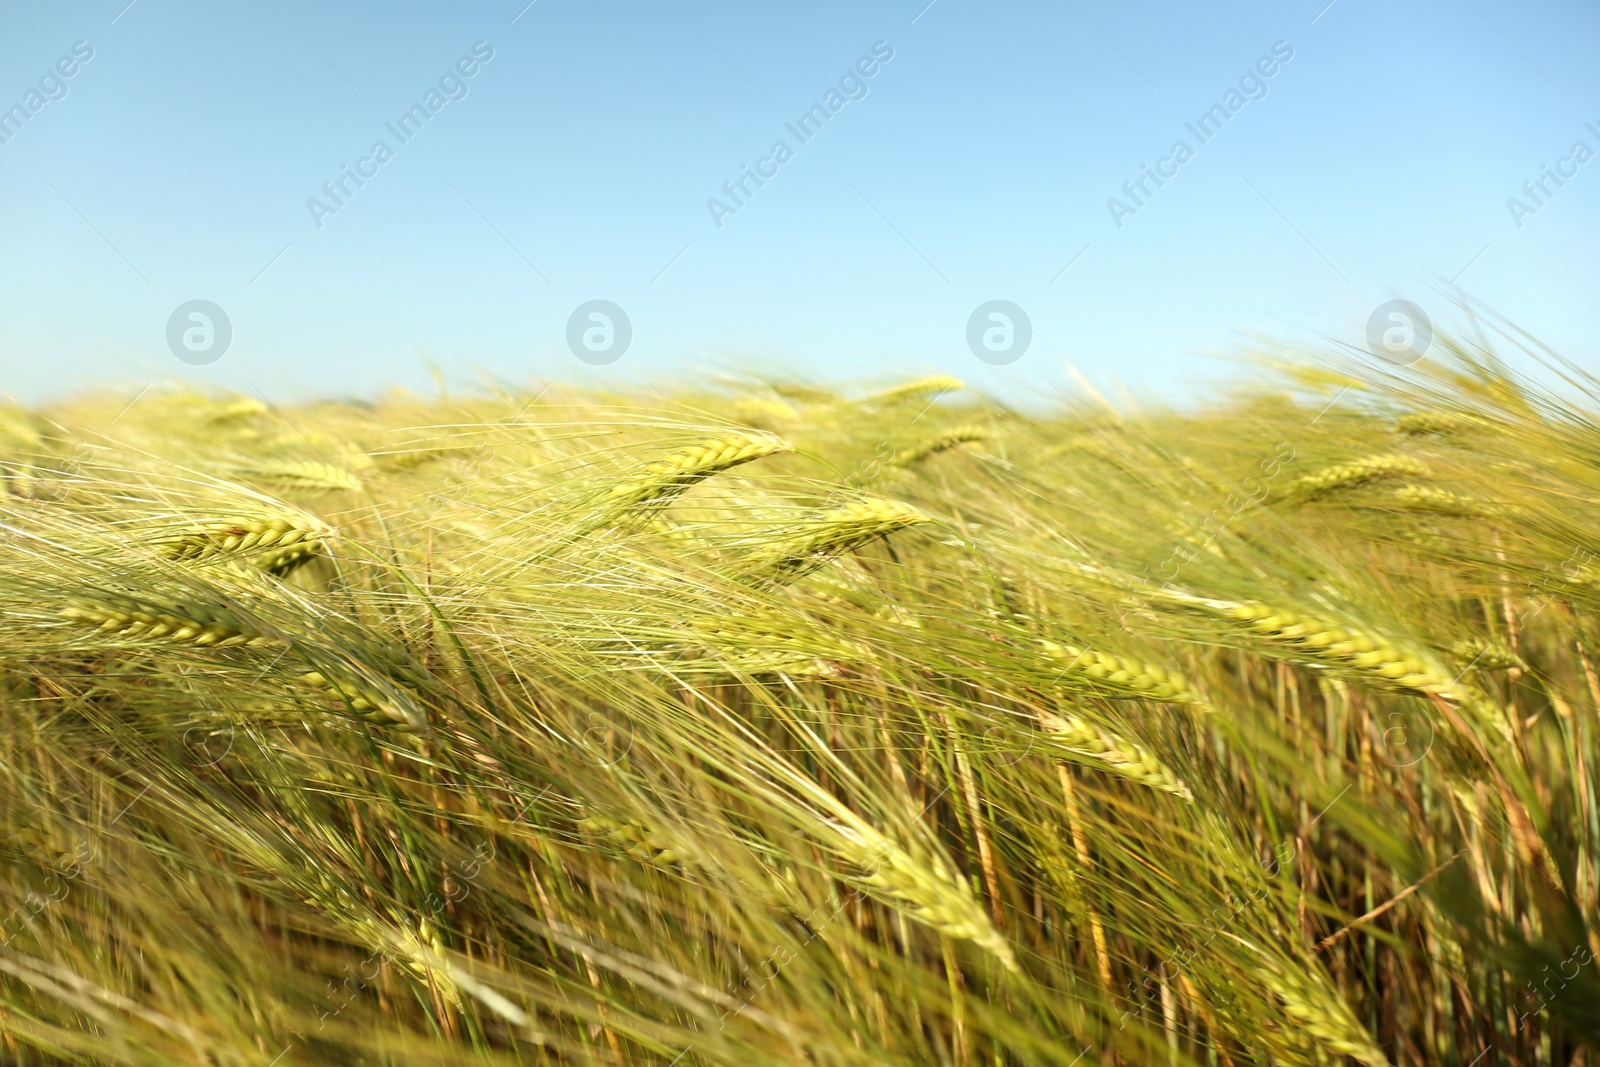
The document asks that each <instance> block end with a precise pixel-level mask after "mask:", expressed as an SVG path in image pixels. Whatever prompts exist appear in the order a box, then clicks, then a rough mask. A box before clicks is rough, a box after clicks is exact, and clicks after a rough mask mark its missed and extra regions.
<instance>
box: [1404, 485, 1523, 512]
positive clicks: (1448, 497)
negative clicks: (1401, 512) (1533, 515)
mask: <svg viewBox="0 0 1600 1067" xmlns="http://www.w3.org/2000/svg"><path fill="white" fill-rule="evenodd" d="M1394 499H1395V502H1396V503H1398V504H1399V505H1400V506H1401V507H1402V508H1404V509H1406V510H1407V511H1428V512H1432V513H1434V514H1437V515H1452V516H1455V517H1456V518H1462V519H1508V518H1516V517H1519V516H1521V515H1525V514H1526V512H1525V511H1524V510H1523V509H1522V508H1519V507H1517V506H1516V505H1514V504H1491V503H1489V502H1488V501H1484V500H1477V499H1474V498H1473V497H1470V496H1463V495H1461V494H1460V493H1452V492H1451V491H1450V490H1448V489H1434V488H1432V487H1430V486H1424V485H1405V486H1401V487H1400V488H1399V489H1396V490H1395V491H1394Z"/></svg>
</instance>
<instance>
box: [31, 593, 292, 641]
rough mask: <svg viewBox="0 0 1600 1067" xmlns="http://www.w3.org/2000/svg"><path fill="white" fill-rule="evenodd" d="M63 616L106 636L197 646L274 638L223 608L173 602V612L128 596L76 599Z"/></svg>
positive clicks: (62, 612) (65, 608) (66, 608)
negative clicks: (150, 606) (217, 608)
mask: <svg viewBox="0 0 1600 1067" xmlns="http://www.w3.org/2000/svg"><path fill="white" fill-rule="evenodd" d="M61 617H62V618H65V619H71V620H73V621H74V622H79V623H83V624H86V625H89V626H93V627H95V628H96V629H98V630H99V631H100V632H101V633H102V634H105V635H107V636H114V637H124V638H138V639H142V640H146V641H167V642H170V643H173V644H184V645H193V646H195V647H196V648H208V647H217V648H224V647H228V646H231V645H263V644H267V643H268V642H270V641H271V640H272V639H271V638H269V637H266V636H264V635H262V634H260V633H258V632H256V631H255V630H253V629H251V628H250V627H249V626H248V625H247V624H245V623H244V622H242V621H240V620H238V619H234V618H230V617H228V616H227V615H225V614H224V613H222V612H220V611H213V610H206V609H202V608H198V607H193V606H189V605H184V604H178V605H174V606H173V608H172V610H171V611H163V610H160V609H156V610H149V605H146V604H142V603H140V602H139V601H137V600H133V599H131V598H128V597H108V598H106V599H105V600H102V601H94V600H74V601H72V602H70V603H69V604H68V605H67V606H66V607H64V608H62V609H61Z"/></svg>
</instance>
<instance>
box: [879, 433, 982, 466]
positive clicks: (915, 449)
mask: <svg viewBox="0 0 1600 1067" xmlns="http://www.w3.org/2000/svg"><path fill="white" fill-rule="evenodd" d="M992 437H994V434H992V433H990V432H989V431H988V430H986V429H984V428H983V427H982V426H957V427H955V428H954V429H950V430H946V431H945V432H944V433H941V434H936V435H935V436H933V437H929V438H926V439H924V440H922V441H918V442H917V443H916V444H914V445H912V446H911V447H910V448H908V449H906V450H905V451H904V452H901V453H899V454H898V455H896V456H895V457H894V459H893V460H892V461H891V464H892V465H893V466H896V467H909V466H912V465H913V464H916V463H921V462H922V461H923V460H925V459H927V458H928V457H930V456H936V455H938V454H939V453H941V452H948V451H950V450H951V449H952V448H959V447H960V446H961V445H965V444H970V443H972V442H973V441H987V440H989V439H991V438H992Z"/></svg>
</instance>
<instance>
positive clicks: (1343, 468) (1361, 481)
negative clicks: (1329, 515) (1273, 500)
mask: <svg viewBox="0 0 1600 1067" xmlns="http://www.w3.org/2000/svg"><path fill="white" fill-rule="evenodd" d="M1427 472H1428V470H1427V468H1426V467H1424V466H1423V465H1422V464H1421V463H1419V462H1418V461H1417V460H1415V459H1412V458H1411V457H1410V456H1403V455H1399V454H1395V453H1385V454H1383V455H1375V456H1364V457H1362V458H1361V459H1354V460H1351V461H1350V462H1348V463H1336V464H1334V465H1333V466H1331V467H1324V468H1322V469H1321V470H1319V471H1316V472H1315V473H1313V474H1308V475H1306V476H1305V477H1303V478H1296V479H1295V480H1294V481H1292V482H1290V483H1289V484H1288V485H1287V486H1285V487H1284V490H1283V496H1284V497H1285V498H1287V499H1293V500H1316V499H1319V498H1321V497H1324V496H1328V495H1330V494H1332V493H1336V492H1338V491H1340V490H1343V489H1354V488H1355V487H1357V486H1361V485H1366V484H1367V483H1368V482H1373V481H1377V480H1378V479H1380V478H1398V477H1403V476H1411V477H1421V476H1422V475H1424V474H1426V473H1427Z"/></svg>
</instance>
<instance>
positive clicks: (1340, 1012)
mask: <svg viewBox="0 0 1600 1067" xmlns="http://www.w3.org/2000/svg"><path fill="white" fill-rule="evenodd" d="M1230 936H1232V935H1230ZM1234 940H1236V941H1239V942H1240V943H1241V944H1246V947H1247V948H1251V950H1252V951H1253V952H1255V953H1256V954H1257V956H1258V959H1259V961H1260V962H1259V963H1257V964H1256V965H1255V966H1254V967H1252V968H1251V969H1252V970H1253V971H1254V972H1255V973H1256V976H1257V978H1258V979H1259V980H1260V981H1261V984H1262V985H1263V986H1265V987H1266V988H1267V989H1268V990H1270V991H1271V992H1272V994H1273V996H1275V997H1277V999H1278V1001H1279V1003H1281V1004H1282V1005H1283V1011H1284V1014H1285V1015H1287V1016H1289V1018H1291V1019H1293V1020H1294V1021H1295V1022H1297V1023H1299V1024H1300V1026H1301V1027H1302V1028H1303V1029H1304V1031H1305V1035H1306V1036H1307V1037H1309V1038H1311V1039H1312V1041H1313V1042H1315V1043H1316V1044H1317V1046H1319V1047H1320V1048H1323V1049H1326V1050H1328V1051H1329V1052H1333V1053H1335V1054H1336V1055H1339V1056H1349V1057H1350V1058H1351V1059H1354V1060H1356V1061H1357V1062H1358V1063H1363V1064H1366V1065H1367V1067H1389V1059H1388V1057H1387V1056H1385V1055H1384V1054H1383V1052H1382V1050H1381V1049H1379V1048H1378V1046H1377V1044H1376V1043H1374V1042H1373V1040H1372V1036H1371V1035H1370V1034H1368V1033H1367V1031H1366V1029H1365V1028H1364V1027H1362V1025H1361V1024H1360V1023H1359V1022H1357V1021H1356V1017H1355V1015H1354V1014H1352V1013H1351V1011H1350V1006H1349V1005H1348V1004H1346V1003H1345V1002H1344V1001H1343V1000H1341V999H1340V997H1339V994H1338V993H1337V992H1336V991H1335V990H1333V989H1331V988H1329V986H1328V984H1327V982H1326V981H1323V980H1321V976H1320V975H1317V976H1315V977H1313V975H1312V974H1311V973H1308V972H1306V971H1303V970H1298V969H1296V968H1295V967H1294V966H1293V965H1292V964H1290V963H1288V962H1286V961H1282V960H1279V959H1277V958H1275V957H1273V956H1271V955H1269V954H1268V953H1266V952H1265V951H1260V950H1256V949H1254V948H1253V946H1249V945H1248V944H1247V943H1246V942H1244V941H1243V939H1242V938H1238V937H1234Z"/></svg>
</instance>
